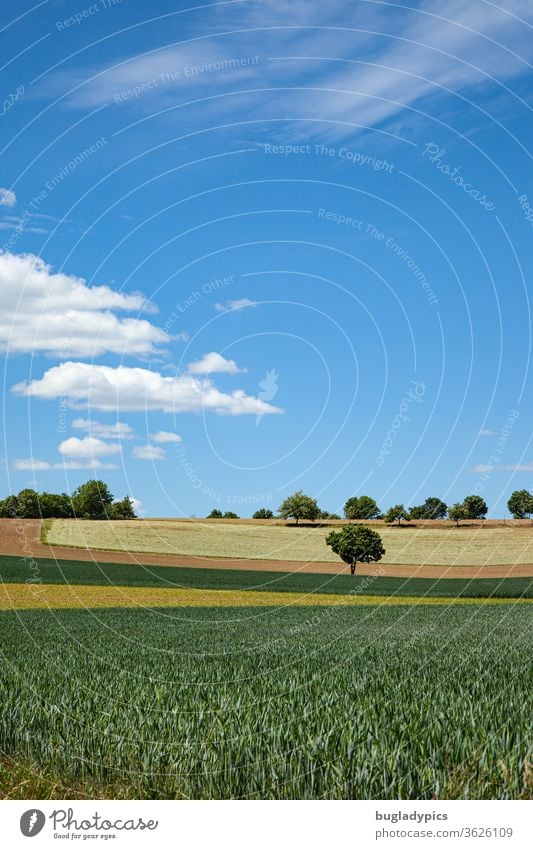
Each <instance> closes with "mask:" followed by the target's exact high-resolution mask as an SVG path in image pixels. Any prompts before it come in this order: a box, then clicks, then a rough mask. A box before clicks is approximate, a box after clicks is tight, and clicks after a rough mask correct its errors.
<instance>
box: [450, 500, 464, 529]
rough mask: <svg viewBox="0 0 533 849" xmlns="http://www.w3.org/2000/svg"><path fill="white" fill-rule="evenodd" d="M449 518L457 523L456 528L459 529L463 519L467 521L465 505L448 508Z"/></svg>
mask: <svg viewBox="0 0 533 849" xmlns="http://www.w3.org/2000/svg"><path fill="white" fill-rule="evenodd" d="M448 518H449V519H451V520H452V522H455V525H456V527H459V522H460V521H461V519H467V518H468V514H467V511H466V507H465V505H464V504H452V506H451V507H448Z"/></svg>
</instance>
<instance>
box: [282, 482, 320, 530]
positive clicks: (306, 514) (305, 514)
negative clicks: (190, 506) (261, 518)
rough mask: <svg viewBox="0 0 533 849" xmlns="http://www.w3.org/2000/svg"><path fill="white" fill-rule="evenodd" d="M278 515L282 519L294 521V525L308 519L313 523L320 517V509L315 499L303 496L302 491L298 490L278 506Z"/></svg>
mask: <svg viewBox="0 0 533 849" xmlns="http://www.w3.org/2000/svg"><path fill="white" fill-rule="evenodd" d="M278 513H279V515H280V517H281V518H282V519H296V524H298V522H299V521H300V519H308V520H309V521H311V522H314V521H315V520H316V519H318V517H319V516H320V508H319V506H318V504H317V503H316V499H315V498H311V497H310V496H309V495H304V493H303V492H302V490H301V489H299V490H297V492H295V493H294V494H293V495H289V497H288V498H286V499H285V501H283V502H282V503H281V504H280V508H279V510H278Z"/></svg>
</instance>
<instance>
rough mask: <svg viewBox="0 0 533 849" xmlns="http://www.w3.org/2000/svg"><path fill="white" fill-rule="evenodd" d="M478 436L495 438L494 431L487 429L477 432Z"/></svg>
mask: <svg viewBox="0 0 533 849" xmlns="http://www.w3.org/2000/svg"><path fill="white" fill-rule="evenodd" d="M479 436H496V431H495V430H488V429H487V428H483V429H482V430H480V431H479Z"/></svg>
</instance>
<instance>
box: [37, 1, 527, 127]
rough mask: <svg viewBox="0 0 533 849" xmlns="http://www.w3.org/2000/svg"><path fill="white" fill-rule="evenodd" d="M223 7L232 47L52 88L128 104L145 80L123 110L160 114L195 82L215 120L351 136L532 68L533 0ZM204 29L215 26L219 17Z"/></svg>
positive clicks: (153, 58)
mask: <svg viewBox="0 0 533 849" xmlns="http://www.w3.org/2000/svg"><path fill="white" fill-rule="evenodd" d="M502 6H503V7H504V8H500V7H502ZM216 14H217V12H216V10H213V15H215V16H216ZM220 14H221V15H222V16H223V17H222V19H219V22H220V24H222V25H223V27H224V29H225V30H226V32H227V34H226V35H225V36H224V39H223V42H221V47H222V46H223V47H222V49H223V51H224V52H223V53H222V52H221V48H220V47H219V48H216V47H215V46H214V45H211V44H210V43H209V41H208V40H207V39H204V38H199V39H198V41H197V42H196V44H187V45H179V46H177V47H172V48H166V49H162V50H154V51H147V52H146V53H145V54H141V55H136V56H130V57H126V58H125V59H124V60H123V61H121V62H119V63H117V64H116V65H114V66H113V67H109V65H107V66H103V65H100V66H98V67H93V68H88V67H86V68H81V69H77V70H76V71H75V72H74V73H73V72H71V71H70V72H61V73H59V74H56V75H55V76H54V75H52V80H51V82H48V83H47V86H48V91H53V92H57V93H60V94H61V95H64V93H65V92H68V91H69V89H72V88H74V89H75V90H74V91H73V94H72V96H71V97H70V99H69V101H70V103H71V104H74V105H76V106H78V107H82V108H85V107H87V106H93V105H100V104H103V103H113V102H117V101H116V96H117V94H119V95H120V92H124V91H125V92H127V91H128V90H129V91H130V92H131V91H132V89H133V87H134V86H136V85H137V86H138V87H139V88H141V87H142V86H143V84H145V90H144V92H142V91H141V92H140V96H131V94H130V95H126V98H125V99H124V100H121V101H120V105H119V108H133V109H136V110H138V109H139V108H144V109H146V110H147V111H150V112H153V110H154V109H156V108H164V107H166V106H168V107H174V106H175V105H176V89H178V91H179V90H180V89H183V88H184V86H186V87H187V99H189V100H191V101H192V100H193V99H194V98H195V97H198V98H200V97H201V96H202V95H203V94H204V93H205V94H207V95H208V96H211V98H212V99H211V100H209V101H208V102H206V101H205V100H204V102H202V103H201V105H200V106H198V109H200V108H201V109H202V116H203V118H204V120H213V119H218V120H219V119H221V118H222V119H223V118H224V117H225V116H231V118H232V119H233V117H234V114H235V111H236V110H237V111H238V114H239V116H240V120H241V121H242V120H245V119H246V118H248V117H251V118H252V119H253V118H255V117H260V118H261V119H268V118H269V117H276V118H277V119H280V118H282V117H285V118H287V119H288V120H289V121H290V119H291V118H292V119H296V121H293V122H292V124H291V127H290V130H289V132H290V133H291V134H292V135H294V134H296V133H299V134H300V135H301V136H305V138H309V136H310V135H315V136H316V135H317V134H318V133H320V137H321V138H324V133H328V134H329V135H331V136H336V137H339V138H342V137H345V136H347V135H353V133H354V132H355V131H356V128H357V125H362V126H363V127H364V126H370V127H374V126H376V125H378V124H380V123H381V122H383V121H386V120H391V119H398V117H400V116H401V118H402V119H404V120H405V121H408V122H409V123H410V124H412V122H413V121H414V120H415V119H416V118H417V117H418V116H417V115H416V114H414V113H413V112H412V111H411V110H410V109H408V107H411V106H414V105H415V104H418V103H419V102H420V101H421V100H422V99H423V98H426V103H425V104H424V110H425V111H427V112H430V113H433V114H434V115H436V116H437V117H440V114H441V111H442V103H441V100H442V97H443V96H446V95H447V92H446V91H445V89H446V88H447V89H449V90H451V92H457V93H461V92H463V91H465V92H467V93H468V92H469V91H470V90H472V89H473V88H474V87H477V86H480V85H484V84H486V83H489V84H490V83H491V77H493V78H494V79H496V80H497V81H498V82H497V83H495V85H499V84H501V83H502V82H503V83H505V81H506V80H508V79H512V78H515V77H520V76H524V75H525V74H526V73H527V72H528V71H529V67H528V63H530V62H531V60H532V58H533V40H532V39H531V24H532V23H533V7H532V4H531V0H506V2H505V3H504V4H498V3H494V2H481V0H479V2H472V0H419V2H418V3H416V4H411V5H410V6H409V5H405V4H397V3H394V2H390V3H377V2H376V3H374V2H367V3H360V4H357V7H355V6H354V3H353V2H352V0H332V2H331V3H329V4H328V5H327V7H326V5H325V4H323V3H319V2H318V0H307V1H306V0H299V2H293V3H290V4H289V3H287V2H286V0H283V2H281V0H270V2H263V3H255V2H247V3H238V4H236V5H235V7H234V9H232V8H231V6H229V7H227V6H223V7H222V9H221V11H220V10H219V15H220ZM520 19H522V20H520ZM325 24H327V25H328V26H325ZM254 28H257V30H256V31H255V32H254ZM231 30H233V33H231ZM239 31H240V32H239ZM204 33H205V34H206V35H207V34H209V35H211V24H206V27H205V30H204ZM254 54H257V55H258V56H259V57H263V58H261V60H260V61H259V62H257V63H250V64H248V65H246V66H245V67H238V68H235V69H233V70H231V71H228V72H220V71H218V72H216V73H212V72H207V73H204V72H202V73H198V74H196V75H193V76H190V77H188V78H184V77H183V76H181V77H180V76H179V75H176V76H175V77H174V78H172V79H170V80H168V79H166V78H165V74H166V75H167V77H168V76H169V71H170V72H175V71H179V70H180V69H181V70H183V69H184V68H185V67H186V66H196V67H206V68H207V67H209V64H210V63H214V62H216V61H219V60H220V59H222V58H229V57H231V56H233V57H252V56H253V55H254ZM264 57H272V58H270V60H265V59H264ZM274 57H275V58H274ZM47 79H48V80H50V77H47ZM152 81H155V83H152ZM50 86H51V88H50ZM228 86H229V90H230V91H231V90H232V88H233V87H235V88H237V90H238V96H237V95H235V96H234V97H230V98H228V97H217V95H218V94H219V93H220V94H224V95H225V94H227V92H228ZM268 88H271V89H272V90H271V91H270V92H269V91H268ZM430 98H431V100H430ZM154 101H156V103H154ZM465 106H466V104H465ZM406 107H407V109H406ZM191 108H194V107H191ZM417 108H418V107H417ZM402 113H403V115H402ZM172 114H175V115H177V116H179V114H180V113H179V112H177V113H170V115H172ZM206 115H207V117H206ZM310 117H312V119H314V120H313V121H312V122H311V123H310V122H309V120H308V119H309V118H310ZM317 119H318V120H317ZM297 121H298V123H297Z"/></svg>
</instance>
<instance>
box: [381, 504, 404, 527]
mask: <svg viewBox="0 0 533 849" xmlns="http://www.w3.org/2000/svg"><path fill="white" fill-rule="evenodd" d="M383 518H384V519H385V521H386V522H387V524H391V523H392V522H398V524H399V525H401V524H402V519H406V520H407V519H409V511H408V510H406V509H405V507H404V506H403V504H395V505H394V507H391V508H390V509H389V510H387V512H386V513H385V515H384V516H383Z"/></svg>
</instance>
